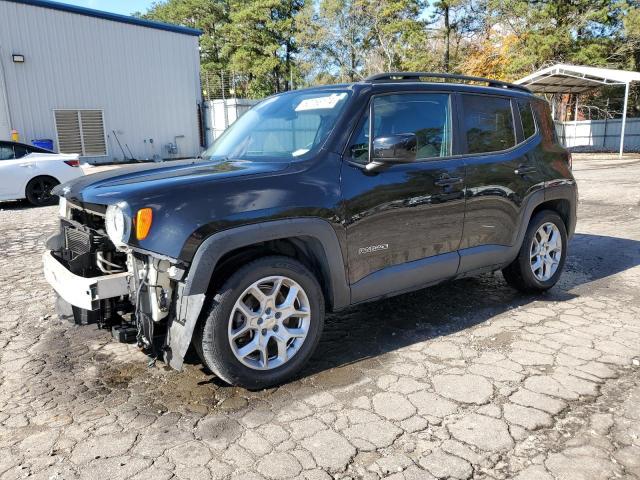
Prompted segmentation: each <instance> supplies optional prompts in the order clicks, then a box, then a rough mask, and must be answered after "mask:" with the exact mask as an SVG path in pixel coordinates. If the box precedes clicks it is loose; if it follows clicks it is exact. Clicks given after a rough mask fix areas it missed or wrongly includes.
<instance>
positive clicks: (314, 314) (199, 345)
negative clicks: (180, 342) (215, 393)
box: [194, 256, 324, 389]
mask: <svg viewBox="0 0 640 480" xmlns="http://www.w3.org/2000/svg"><path fill="white" fill-rule="evenodd" d="M323 325H324V298H323V295H322V290H321V288H320V285H319V284H318V282H317V280H316V278H315V277H314V275H313V274H312V273H311V272H310V271H309V270H308V269H307V268H306V267H305V266H304V265H302V264H301V263H300V262H298V261H296V260H293V259H291V258H288V257H280V256H272V257H265V258H262V259H259V260H256V261H253V262H251V263H249V264H247V265H245V266H244V267H242V268H240V269H239V270H238V271H236V272H235V273H234V274H233V275H232V276H231V277H230V278H229V279H228V280H227V281H226V282H225V284H224V285H223V286H222V288H221V289H220V291H219V293H218V295H216V298H215V301H214V304H213V306H212V307H211V310H210V312H209V315H208V316H207V318H206V319H204V321H202V322H201V323H200V325H199V326H198V328H197V329H196V332H195V334H194V343H195V347H196V351H197V352H198V354H199V355H200V357H201V359H202V362H203V363H204V364H205V365H206V366H207V367H208V368H209V369H210V370H211V371H212V372H213V373H215V374H216V375H218V376H219V377H220V378H221V379H223V380H224V381H226V382H228V383H231V384H233V385H239V386H242V387H245V388H249V389H258V388H265V387H268V386H271V385H276V384H280V383H283V382H285V381H287V380H288V379H290V378H291V377H293V376H294V375H295V374H296V372H298V371H299V370H300V368H302V366H303V365H304V364H305V363H306V362H307V360H308V359H309V358H310V357H311V355H312V354H313V352H314V350H315V349H316V346H317V344H318V341H319V339H320V335H321V333H322V328H323Z"/></svg>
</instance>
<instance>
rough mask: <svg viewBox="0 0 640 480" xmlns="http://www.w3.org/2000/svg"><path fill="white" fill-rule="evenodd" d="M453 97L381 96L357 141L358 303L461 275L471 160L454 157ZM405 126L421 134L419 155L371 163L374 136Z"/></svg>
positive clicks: (347, 183) (349, 179) (353, 229)
mask: <svg viewBox="0 0 640 480" xmlns="http://www.w3.org/2000/svg"><path fill="white" fill-rule="evenodd" d="M451 102H452V99H451V97H450V95H449V94H447V93H426V92H425V93H394V94H390V95H379V96H375V97H373V99H372V103H371V106H370V109H369V113H368V114H367V115H366V117H365V118H364V119H363V120H362V121H361V124H360V126H359V127H358V129H357V130H356V134H355V135H354V137H353V138H352V140H351V142H350V146H349V148H348V152H347V157H348V161H347V162H346V163H345V165H344V166H343V170H342V192H343V205H344V209H345V219H346V231H347V244H348V265H349V280H350V283H351V285H352V301H353V302H354V303H357V302H359V301H364V300H367V299H370V298H376V297H378V296H382V295H386V294H389V293H395V292H399V291H404V290H411V289H414V288H419V287H420V286H422V285H426V284H428V283H430V282H433V281H437V280H441V279H444V278H449V277H453V276H454V275H455V274H456V271H457V269H458V264H459V255H458V253H457V250H458V248H459V245H460V240H461V237H462V226H463V221H464V209H465V199H464V174H465V165H464V162H463V161H462V160H461V159H459V158H453V157H452V156H451V148H452V146H451V145H452V128H451V125H452V118H451V116H452V113H451V112H452V108H451ZM370 118H373V125H369V123H370V122H369V120H370ZM401 133H414V134H415V135H416V137H417V152H416V153H417V155H416V156H417V158H416V161H415V162H411V163H405V164H394V165H386V166H384V167H382V168H380V169H378V170H375V171H373V172H371V171H367V170H366V169H365V168H363V167H364V165H366V163H368V160H369V146H370V145H371V141H372V138H369V137H370V136H373V137H374V138H377V137H383V136H388V135H397V134H401Z"/></svg>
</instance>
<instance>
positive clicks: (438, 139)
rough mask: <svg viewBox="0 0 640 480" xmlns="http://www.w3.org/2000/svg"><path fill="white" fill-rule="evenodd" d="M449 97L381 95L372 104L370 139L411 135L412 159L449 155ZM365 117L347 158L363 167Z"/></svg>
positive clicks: (366, 143)
mask: <svg viewBox="0 0 640 480" xmlns="http://www.w3.org/2000/svg"><path fill="white" fill-rule="evenodd" d="M450 110H451V108H450V101H449V95H448V94H445V93H406V94H393V95H382V96H378V97H374V100H373V112H374V119H373V136H374V138H377V137H385V136H388V135H396V134H400V133H414V134H415V135H416V137H417V150H416V158H418V159H428V158H438V157H446V156H448V155H451V119H450V116H451V115H450ZM369 141H370V139H369V116H368V115H367V117H366V118H365V120H364V121H363V122H362V123H361V126H360V127H359V130H358V131H357V133H356V135H355V136H354V137H353V138H352V141H351V145H350V147H349V150H350V153H351V158H352V159H353V160H354V161H356V162H358V163H367V160H368V154H369Z"/></svg>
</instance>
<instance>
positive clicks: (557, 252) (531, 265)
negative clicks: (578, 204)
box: [502, 210, 567, 292]
mask: <svg viewBox="0 0 640 480" xmlns="http://www.w3.org/2000/svg"><path fill="white" fill-rule="evenodd" d="M566 257H567V229H566V227H565V225H564V222H563V221H562V218H560V215H558V214H557V213H556V212H553V211H551V210H542V211H540V212H538V213H537V214H536V215H534V216H533V218H532V219H531V221H530V222H529V227H528V228H527V232H526V233H525V236H524V240H523V242H522V247H520V252H519V253H518V257H517V258H516V259H515V260H514V261H513V262H512V263H511V264H510V265H508V266H507V267H506V268H505V269H504V270H502V274H503V275H504V278H505V280H506V281H507V283H508V284H509V285H511V286H512V287H514V288H517V289H518V290H520V291H523V292H541V291H544V290H548V289H550V288H551V287H553V286H554V285H555V284H556V282H557V281H558V279H559V278H560V275H561V274H562V269H563V267H564V262H565V260H566Z"/></svg>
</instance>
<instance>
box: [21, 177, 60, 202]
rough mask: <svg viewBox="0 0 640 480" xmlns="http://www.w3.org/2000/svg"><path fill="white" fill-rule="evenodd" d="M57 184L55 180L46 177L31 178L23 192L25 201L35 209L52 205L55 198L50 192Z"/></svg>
mask: <svg viewBox="0 0 640 480" xmlns="http://www.w3.org/2000/svg"><path fill="white" fill-rule="evenodd" d="M59 183H60V182H59V181H57V180H56V179H55V178H53V177H48V176H40V177H35V178H32V179H31V181H29V183H28V184H27V188H26V191H25V194H26V197H27V200H29V202H30V203H31V204H32V205H35V206H37V207H41V206H44V205H54V204H55V203H56V196H55V195H53V194H52V193H51V190H52V189H53V187H55V186H56V185H58V184H59Z"/></svg>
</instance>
